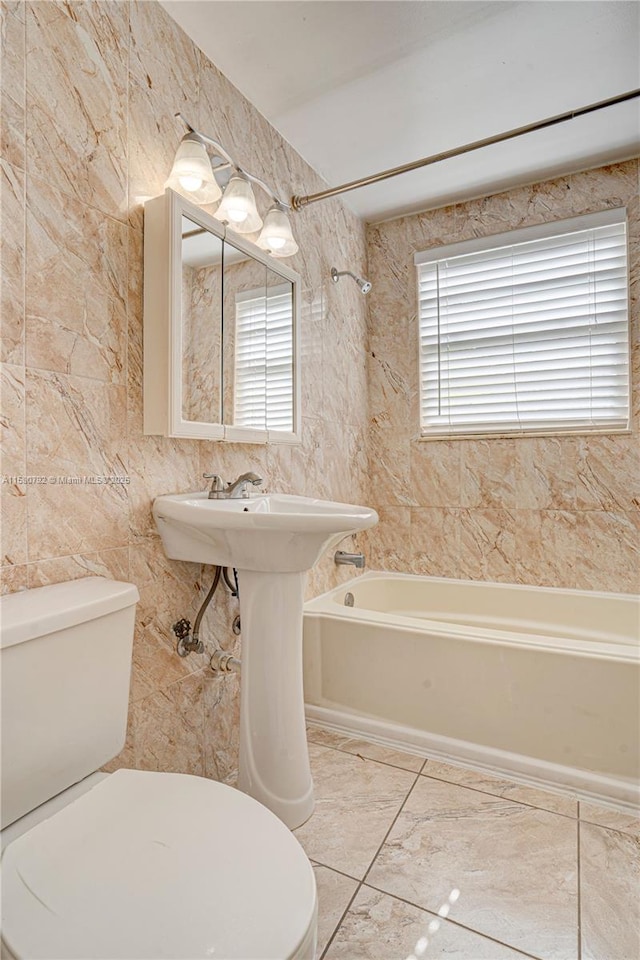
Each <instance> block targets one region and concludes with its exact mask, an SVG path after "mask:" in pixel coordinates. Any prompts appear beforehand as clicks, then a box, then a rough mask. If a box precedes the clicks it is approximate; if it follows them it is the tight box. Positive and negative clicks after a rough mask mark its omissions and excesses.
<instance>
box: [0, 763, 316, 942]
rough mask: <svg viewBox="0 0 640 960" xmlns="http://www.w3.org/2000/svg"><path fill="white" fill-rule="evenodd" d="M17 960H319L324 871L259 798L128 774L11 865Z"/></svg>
mask: <svg viewBox="0 0 640 960" xmlns="http://www.w3.org/2000/svg"><path fill="white" fill-rule="evenodd" d="M2 874H3V884H2V886H3V898H2V901H3V902H2V908H3V943H4V944H5V945H6V947H8V949H9V950H10V951H11V952H12V953H13V955H14V956H15V957H16V958H21V957H32V958H48V960H52V958H61V957H65V958H69V960H72V958H83V960H86V958H87V957H91V958H107V957H108V958H113V960H116V958H124V957H127V958H129V960H130V958H133V957H135V958H153V960H158V958H163V957H172V958H186V957H188V958H194V960H195V958H213V960H231V958H253V960H257V958H260V960H267V958H269V960H271V958H273V960H284V958H302V957H307V956H309V957H312V956H313V951H314V948H315V924H316V891H315V879H314V875H313V870H312V868H311V864H310V863H309V861H308V859H307V857H306V856H305V854H304V852H303V850H302V848H301V846H300V845H299V843H298V841H297V840H296V839H295V837H294V836H293V834H291V833H290V831H289V830H288V829H287V827H285V825H284V824H283V823H282V822H281V821H280V820H279V819H278V818H277V817H276V816H274V814H272V813H271V812H270V811H269V810H267V809H266V807H263V806H262V805H261V804H259V803H258V802H257V801H255V800H253V799H252V798H251V797H248V796H246V795H245V794H243V793H240V792H239V791H237V790H234V789H232V788H231V787H227V786H225V785H224V784H221V783H217V782H215V781H212V780H206V779H204V778H202V777H192V776H187V775H185V774H169V773H148V772H143V771H139V770H118V771H117V772H116V773H114V774H112V775H111V776H109V777H108V778H106V779H105V780H103V781H101V782H100V783H98V784H97V785H96V786H95V787H94V788H93V789H91V790H90V791H89V792H88V793H86V794H84V795H83V796H81V797H79V799H77V800H75V801H74V802H73V803H70V804H69V805H68V806H66V807H64V808H63V809H62V810H60V811H59V812H58V813H56V814H54V816H52V817H51V818H50V819H49V820H45V821H44V822H42V823H40V824H38V825H37V826H35V827H33V828H32V829H31V830H29V831H28V832H27V833H26V834H24V835H23V836H21V837H19V838H18V839H16V840H14V841H13V843H10V844H9V846H8V847H7V848H6V850H5V852H4V855H3V858H2Z"/></svg>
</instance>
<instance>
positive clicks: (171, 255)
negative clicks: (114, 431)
mask: <svg viewBox="0 0 640 960" xmlns="http://www.w3.org/2000/svg"><path fill="white" fill-rule="evenodd" d="M183 216H184V217H187V218H188V219H189V220H191V221H193V222H194V223H196V224H197V225H198V226H199V227H202V228H203V229H204V230H207V231H208V232H209V233H212V234H213V235H214V236H216V237H218V238H219V239H220V240H222V241H223V243H224V241H225V240H226V241H227V242H228V243H229V244H231V245H232V246H234V247H236V248H237V249H238V250H241V251H242V252H243V253H246V254H247V256H249V257H251V258H252V259H253V260H256V261H258V262H259V263H262V264H264V266H265V267H267V268H268V269H269V270H271V271H272V272H273V273H276V274H277V275H278V276H280V277H282V278H283V280H287V281H289V282H290V283H291V285H292V297H293V432H291V433H289V432H284V431H281V430H267V429H266V428H265V429H264V430H262V429H258V428H253V427H235V426H232V425H230V424H229V425H225V424H222V423H207V422H205V421H195V420H185V419H184V418H183V410H182V407H183V396H182V389H183V382H182V218H183ZM223 283H224V279H223ZM300 291H301V279H300V275H299V274H297V273H296V272H295V270H292V269H291V268H290V267H288V266H286V265H285V264H283V263H282V261H281V260H278V259H276V258H275V257H271V256H270V255H269V254H268V253H265V251H264V250H261V249H260V247H258V246H257V245H256V244H255V243H252V242H251V241H250V240H247V239H246V238H245V237H241V236H239V235H238V234H237V233H234V231H233V230H230V229H229V228H228V227H226V226H225V225H224V224H223V223H220V222H219V221H218V220H216V219H215V218H214V217H212V216H211V214H209V213H207V212H206V211H205V210H202V209H201V208H200V207H197V206H195V205H194V204H193V203H191V202H190V201H189V200H187V199H186V198H185V197H183V196H181V195H180V194H179V193H176V192H175V191H174V190H171V189H169V188H167V190H165V192H164V194H161V195H160V196H158V197H154V198H153V199H152V200H147V201H146V203H145V205H144V320H143V351H144V353H143V360H144V362H143V397H144V399H143V419H144V425H143V432H144V434H145V435H147V436H148V435H153V436H157V435H160V436H165V437H183V438H190V439H196V440H227V441H230V442H233V443H300V422H301V421H300V416H301V415H300V394H301V387H300ZM221 309H222V304H221Z"/></svg>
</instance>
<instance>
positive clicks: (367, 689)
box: [304, 573, 640, 807]
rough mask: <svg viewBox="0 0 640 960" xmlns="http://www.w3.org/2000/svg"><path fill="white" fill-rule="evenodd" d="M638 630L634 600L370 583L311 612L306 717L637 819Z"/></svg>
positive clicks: (379, 577)
mask: <svg viewBox="0 0 640 960" xmlns="http://www.w3.org/2000/svg"><path fill="white" fill-rule="evenodd" d="M347 593H350V594H352V596H353V603H354V605H353V606H352V607H349V606H345V596H346V594H347ZM639 630H640V597H637V596H632V595H630V594H611V593H594V592H586V591H580V590H557V589H551V588H549V589H547V588H542V587H527V586H519V585H511V584H497V583H496V584H494V583H477V582H470V581H464V580H445V579H439V578H435V577H414V576H407V575H404V574H392V573H367V574H365V575H364V576H363V577H359V578H356V579H354V580H351V581H349V582H348V583H346V584H343V585H342V586H341V587H339V588H337V589H335V590H332V591H330V592H329V593H326V594H324V595H323V596H321V597H318V598H317V599H315V600H311V601H309V602H308V603H306V604H305V613H304V684H305V700H306V703H307V717H308V719H309V720H310V721H312V722H313V721H316V722H319V723H322V724H324V725H327V726H330V727H333V728H335V729H337V730H340V731H341V732H344V733H348V734H351V735H355V736H365V737H368V738H369V739H373V740H377V741H379V742H381V743H386V744H390V745H395V746H399V747H402V748H404V749H409V750H412V751H415V752H420V753H422V754H423V755H427V756H432V757H437V758H440V759H451V760H453V761H455V762H462V763H465V764H467V765H470V766H474V767H477V768H479V769H484V770H491V771H493V772H496V773H503V774H507V775H508V776H511V777H515V778H516V779H520V780H522V781H524V782H529V783H537V784H541V785H546V786H553V787H554V788H560V789H563V788H564V789H570V790H571V791H572V792H576V793H578V794H579V795H582V796H584V797H590V798H597V799H605V800H609V801H615V802H617V803H618V804H621V805H623V806H626V805H630V806H633V807H635V806H636V805H637V804H638V781H639V779H640V743H639V733H640V637H639Z"/></svg>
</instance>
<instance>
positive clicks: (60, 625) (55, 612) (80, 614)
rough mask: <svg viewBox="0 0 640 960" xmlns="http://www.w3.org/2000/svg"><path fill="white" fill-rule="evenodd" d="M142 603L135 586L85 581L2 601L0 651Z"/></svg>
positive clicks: (95, 579)
mask: <svg viewBox="0 0 640 960" xmlns="http://www.w3.org/2000/svg"><path fill="white" fill-rule="evenodd" d="M139 599H140V595H139V594H138V589H137V587H135V586H134V585H133V584H132V583H122V582H120V581H118V580H107V579H106V578H105V577H86V578H85V579H83V580H69V581H67V582H65V583H54V584H52V585H51V586H48V587H36V588H35V589H33V590H22V591H20V592H18V593H10V594H8V595H6V596H4V597H0V647H1V648H5V647H12V646H14V644H16V643H24V641H25V640H34V639H35V638H36V637H43V636H46V635H47V634H49V633H53V632H54V631H57V630H64V629H66V628H67V627H73V626H75V625H77V624H79V623H86V622H87V621H89V620H95V619H97V618H98V617H103V616H105V615H106V614H108V613H115V612H116V611H117V610H123V609H124V608H125V607H130V606H133V605H134V604H135V603H137V602H138V600H139Z"/></svg>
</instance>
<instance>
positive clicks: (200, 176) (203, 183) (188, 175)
mask: <svg viewBox="0 0 640 960" xmlns="http://www.w3.org/2000/svg"><path fill="white" fill-rule="evenodd" d="M166 186H167V187H171V189H172V190H175V191H177V193H181V194H183V196H186V197H188V198H189V199H190V200H194V201H195V202H196V203H215V202H216V200H219V199H220V197H221V196H222V190H221V189H220V185H219V184H218V181H217V180H216V178H215V177H214V175H213V169H212V167H211V160H210V159H209V154H208V153H207V148H206V146H205V143H204V140H203V139H202V137H200V136H198V134H197V133H196V132H195V130H190V131H189V133H186V134H185V135H184V137H183V138H182V140H181V141H180V145H179V147H178V149H177V151H176V158H175V160H174V161H173V167H172V169H171V174H170V175H169V179H168V180H167V182H166Z"/></svg>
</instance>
